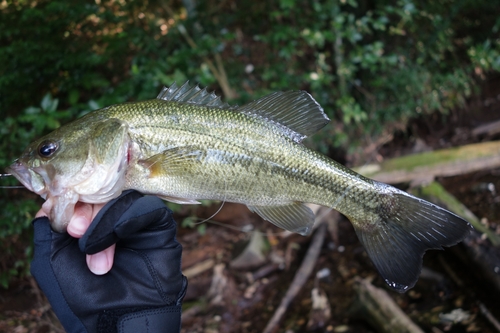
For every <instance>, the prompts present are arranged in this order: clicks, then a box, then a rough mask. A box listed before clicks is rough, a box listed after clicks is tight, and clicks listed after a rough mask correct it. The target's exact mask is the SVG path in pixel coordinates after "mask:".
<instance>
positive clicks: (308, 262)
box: [264, 223, 326, 333]
mask: <svg viewBox="0 0 500 333" xmlns="http://www.w3.org/2000/svg"><path fill="white" fill-rule="evenodd" d="M325 234H326V225H325V223H321V224H320V225H319V226H318V229H317V230H316V233H315V234H314V237H313V239H312V240H311V245H310V246H309V249H308V250H307V254H306V256H305V257H304V259H303V260H302V264H301V265H300V268H299V270H298V271H297V273H296V274H295V277H294V278H293V281H292V284H291V285H290V288H289V289H288V291H287V292H286V294H285V296H284V297H283V299H282V300H281V303H280V305H279V306H278V308H277V309H276V311H275V312H274V315H273V317H272V318H271V320H269V322H268V323H267V326H266V328H265V329H264V333H272V332H275V331H276V330H277V329H278V325H279V323H280V321H281V319H282V318H283V316H284V314H285V313H286V310H287V309H288V307H289V306H290V304H291V303H292V301H293V300H294V299H295V297H296V296H297V294H298V293H299V292H300V290H301V289H302V286H303V285H304V284H305V283H306V281H307V279H308V278H309V276H310V275H311V272H312V270H313V269H314V266H315V265H316V260H317V258H318V256H319V253H320V250H321V247H322V246H323V240H324V238H325Z"/></svg>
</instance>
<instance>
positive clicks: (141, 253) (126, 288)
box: [31, 191, 187, 333]
mask: <svg viewBox="0 0 500 333" xmlns="http://www.w3.org/2000/svg"><path fill="white" fill-rule="evenodd" d="M98 208H101V209H100V210H99V213H97V212H94V210H97V209H95V208H93V211H92V213H90V214H88V215H86V216H95V217H94V219H93V221H92V223H91V224H90V226H89V227H88V229H87V230H86V232H85V233H84V234H83V235H82V236H81V238H80V239H76V238H73V237H71V236H70V235H68V234H65V233H64V234H61V233H57V232H53V231H52V230H51V228H50V224H49V221H48V219H47V218H46V217H38V218H36V219H35V220H34V221H33V225H34V229H35V230H34V240H35V253H34V258H33V262H32V265H31V272H32V274H33V276H34V277H35V279H36V280H37V282H38V284H39V285H40V287H41V289H42V290H43V292H44V293H45V294H46V295H47V298H48V299H49V302H50V303H51V305H52V308H53V309H54V312H55V313H56V315H57V316H58V318H59V319H60V320H61V322H62V324H63V326H64V328H65V329H66V331H67V332H69V333H72V332H142V331H146V330H148V332H151V333H156V332H178V331H179V330H180V313H181V302H182V298H183V296H184V294H185V290H186V286H187V281H186V278H185V277H184V276H183V275H182V273H181V270H180V261H181V252H182V248H181V246H180V244H179V243H178V242H177V240H176V239H175V234H176V224H175V222H174V221H173V219H172V216H171V212H170V211H169V210H168V208H167V207H166V206H165V205H164V203H163V202H162V201H161V200H160V199H158V198H157V197H151V196H145V197H143V196H142V195H141V194H140V193H138V192H135V191H127V192H125V193H123V194H122V195H121V196H120V197H119V198H117V199H114V200H112V201H111V202H110V203H108V204H106V205H105V206H104V207H98ZM87 213H88V212H87ZM87 213H85V214H87ZM73 231H74V230H73ZM73 231H72V232H73ZM78 234H79V233H78ZM115 243H116V244H117V245H116V248H115V256H114V265H113V268H112V269H111V270H110V271H109V272H108V273H107V274H104V275H101V276H98V275H94V274H93V273H92V272H90V271H89V269H88V267H87V263H86V261H85V260H84V258H85V253H87V254H95V253H99V252H100V251H102V250H104V249H107V248H109V246H110V245H111V244H115Z"/></svg>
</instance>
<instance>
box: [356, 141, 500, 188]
mask: <svg viewBox="0 0 500 333" xmlns="http://www.w3.org/2000/svg"><path fill="white" fill-rule="evenodd" d="M498 167H500V141H491V142H483V143H476V144H470V145H465V146H461V147H455V148H450V149H441V150H436V151H430V152H423V153H419V154H413V155H408V156H403V157H398V158H393V159H388V160H385V161H384V162H382V163H381V164H369V165H366V166H363V167H359V168H355V169H354V170H355V171H356V172H358V173H360V174H362V175H363V176H366V177H369V178H372V179H375V180H377V181H380V182H384V183H388V184H398V183H407V182H414V183H415V182H417V183H419V182H420V183H421V182H429V181H432V180H433V179H434V178H435V177H438V176H456V175H461V174H466V173H470V172H474V171H478V170H485V169H492V168H498Z"/></svg>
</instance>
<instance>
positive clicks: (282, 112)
mask: <svg viewBox="0 0 500 333" xmlns="http://www.w3.org/2000/svg"><path fill="white" fill-rule="evenodd" d="M237 111H239V112H243V113H245V114H249V115H253V116H258V117H262V118H265V119H268V120H270V121H273V122H275V123H278V124H281V125H283V126H284V127H286V128H287V129H290V130H292V131H293V132H294V133H286V132H287V131H285V134H288V135H289V136H290V137H291V138H292V139H294V140H295V141H298V142H300V141H302V140H303V139H304V138H306V137H308V136H309V135H311V134H314V133H316V132H317V131H319V130H320V129H321V128H323V127H324V126H325V125H326V124H328V122H329V121H330V119H328V117H327V116H326V114H325V112H323V108H322V107H321V106H320V105H319V104H318V102H316V101H315V100H314V98H313V97H312V96H311V95H309V94H308V93H307V92H305V91H285V92H275V93H272V94H270V95H268V96H265V97H262V98H260V99H258V100H256V101H253V102H250V103H248V104H245V105H243V106H241V107H240V108H238V109H237Z"/></svg>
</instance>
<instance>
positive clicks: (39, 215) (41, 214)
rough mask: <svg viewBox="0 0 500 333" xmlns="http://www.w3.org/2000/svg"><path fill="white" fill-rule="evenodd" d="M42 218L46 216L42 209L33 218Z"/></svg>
mask: <svg viewBox="0 0 500 333" xmlns="http://www.w3.org/2000/svg"><path fill="white" fill-rule="evenodd" d="M42 216H47V213H46V212H45V211H44V210H43V209H42V208H40V210H39V211H38V212H37V213H36V215H35V218H38V217H42Z"/></svg>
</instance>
